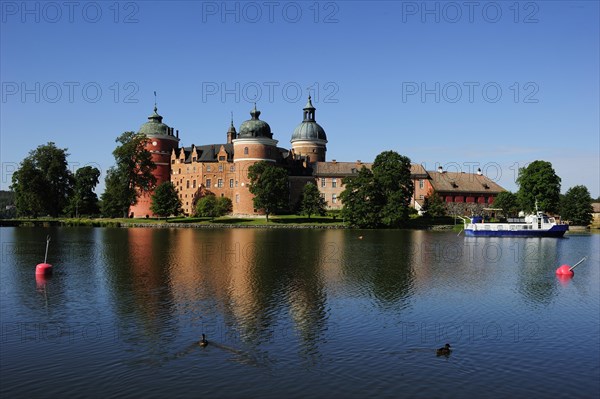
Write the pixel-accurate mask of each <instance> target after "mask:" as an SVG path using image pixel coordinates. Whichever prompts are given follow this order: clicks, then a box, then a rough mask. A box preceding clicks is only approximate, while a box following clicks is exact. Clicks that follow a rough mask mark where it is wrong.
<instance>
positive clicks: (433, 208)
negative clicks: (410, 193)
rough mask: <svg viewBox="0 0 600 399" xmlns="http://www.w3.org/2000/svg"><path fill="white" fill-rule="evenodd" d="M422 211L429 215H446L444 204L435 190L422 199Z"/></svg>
mask: <svg viewBox="0 0 600 399" xmlns="http://www.w3.org/2000/svg"><path fill="white" fill-rule="evenodd" d="M422 209H423V211H424V212H425V214H426V215H428V216H431V217H434V218H435V217H439V216H445V215H446V206H445V204H444V201H443V200H442V197H440V196H439V195H438V194H437V193H436V192H435V191H432V192H430V193H429V194H427V196H426V197H425V200H424V201H423V208H422Z"/></svg>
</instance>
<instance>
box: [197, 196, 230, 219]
mask: <svg viewBox="0 0 600 399" xmlns="http://www.w3.org/2000/svg"><path fill="white" fill-rule="evenodd" d="M232 205H233V204H232V203H231V200H230V199H229V198H227V197H219V198H217V197H216V196H215V195H214V194H212V193H209V194H206V195H205V196H203V197H202V198H200V199H199V200H198V202H197V203H196V215H198V216H201V217H209V218H211V219H214V218H216V217H219V216H223V215H226V214H228V213H229V212H231V209H232Z"/></svg>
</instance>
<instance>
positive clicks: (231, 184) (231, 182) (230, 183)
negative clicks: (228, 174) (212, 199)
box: [229, 179, 233, 188]
mask: <svg viewBox="0 0 600 399" xmlns="http://www.w3.org/2000/svg"><path fill="white" fill-rule="evenodd" d="M229 188H233V179H229Z"/></svg>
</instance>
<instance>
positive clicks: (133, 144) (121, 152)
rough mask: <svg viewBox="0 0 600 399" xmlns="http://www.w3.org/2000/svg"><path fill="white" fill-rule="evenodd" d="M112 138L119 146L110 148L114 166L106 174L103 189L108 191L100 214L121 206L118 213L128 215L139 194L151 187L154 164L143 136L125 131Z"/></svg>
mask: <svg viewBox="0 0 600 399" xmlns="http://www.w3.org/2000/svg"><path fill="white" fill-rule="evenodd" d="M115 141H116V142H118V143H120V145H119V146H117V148H115V150H114V151H113V155H114V157H115V161H116V165H115V167H114V168H111V170H109V173H107V175H106V190H107V191H108V190H109V191H110V193H109V194H108V195H103V196H102V206H103V213H104V214H107V213H108V214H112V213H113V211H114V210H116V209H120V215H121V216H123V217H127V213H128V211H129V207H130V206H132V205H135V204H136V203H137V200H138V195H139V194H142V193H150V192H151V191H152V190H153V189H154V187H155V185H156V178H155V177H154V175H153V174H152V171H153V170H154V169H155V168H156V165H155V164H154V162H152V154H150V151H148V150H147V149H146V147H145V146H146V144H147V142H148V138H147V137H146V135H144V134H140V133H134V132H125V133H123V134H122V135H120V136H119V137H117V139H116V140H115ZM105 194H106V191H105ZM107 202H110V203H107Z"/></svg>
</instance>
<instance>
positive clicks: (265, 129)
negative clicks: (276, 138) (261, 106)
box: [237, 104, 273, 139]
mask: <svg viewBox="0 0 600 399" xmlns="http://www.w3.org/2000/svg"><path fill="white" fill-rule="evenodd" d="M250 115H251V116H252V119H249V120H247V121H245V122H243V123H242V125H241V126H240V132H239V134H238V136H237V137H238V138H253V137H265V138H268V139H272V138H273V133H271V126H269V124H268V123H267V122H265V121H261V120H260V119H258V117H259V116H260V111H259V110H257V109H256V104H254V109H253V110H252V111H250Z"/></svg>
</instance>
